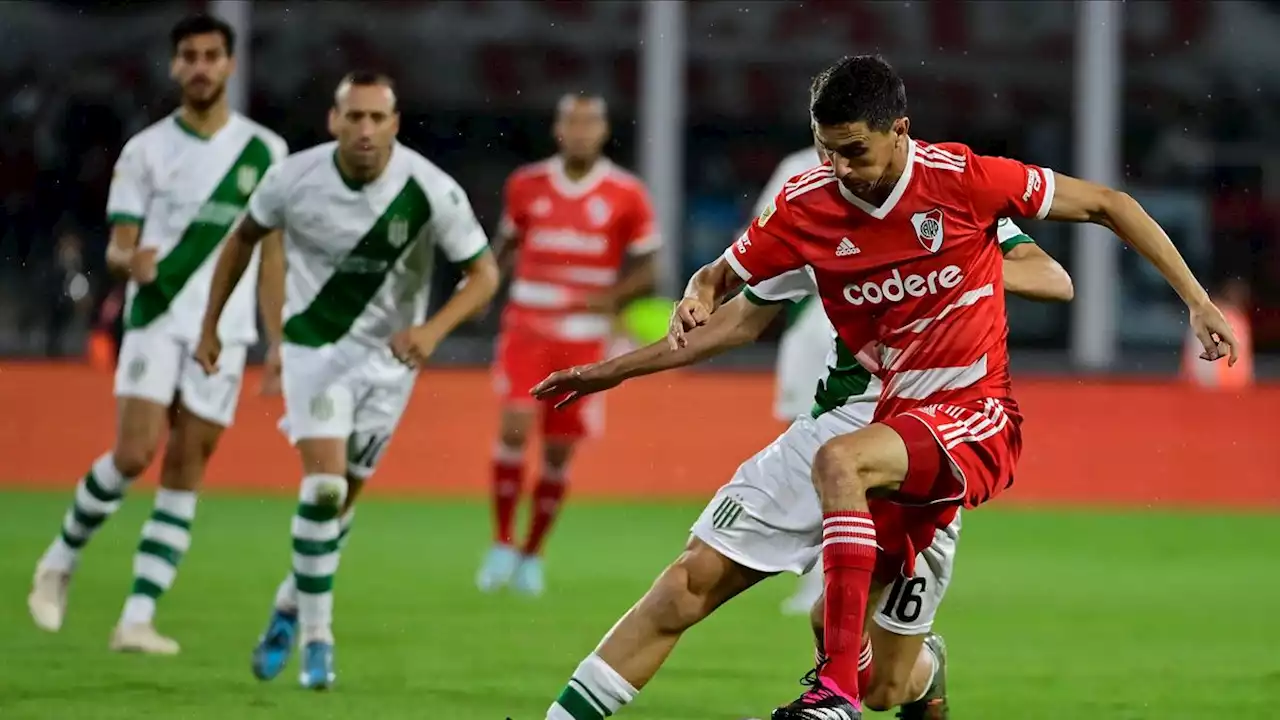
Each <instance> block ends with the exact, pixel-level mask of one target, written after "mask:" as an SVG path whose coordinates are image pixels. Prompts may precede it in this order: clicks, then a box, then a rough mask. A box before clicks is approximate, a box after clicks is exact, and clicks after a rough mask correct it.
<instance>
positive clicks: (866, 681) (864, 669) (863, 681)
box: [858, 635, 875, 693]
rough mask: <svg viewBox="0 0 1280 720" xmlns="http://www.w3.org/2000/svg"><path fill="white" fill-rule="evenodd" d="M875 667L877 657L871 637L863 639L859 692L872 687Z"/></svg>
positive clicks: (860, 657)
mask: <svg viewBox="0 0 1280 720" xmlns="http://www.w3.org/2000/svg"><path fill="white" fill-rule="evenodd" d="M873 667H875V655H874V654H873V653H872V652H871V636H870V635H868V636H865V637H863V638H862V652H861V653H860V654H859V655H858V692H859V693H864V692H866V691H867V688H869V687H871V669H872V668H873Z"/></svg>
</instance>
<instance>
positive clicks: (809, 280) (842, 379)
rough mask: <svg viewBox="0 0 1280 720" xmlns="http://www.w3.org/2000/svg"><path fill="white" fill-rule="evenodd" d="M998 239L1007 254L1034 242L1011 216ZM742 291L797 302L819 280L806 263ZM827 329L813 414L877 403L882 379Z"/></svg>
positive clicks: (768, 300) (761, 299)
mask: <svg viewBox="0 0 1280 720" xmlns="http://www.w3.org/2000/svg"><path fill="white" fill-rule="evenodd" d="M996 240H997V241H998V242H999V243H1000V252H1002V253H1004V254H1008V253H1009V251H1010V250H1012V249H1013V248H1015V247H1017V246H1019V245H1022V244H1024V243H1030V242H1035V241H1034V240H1032V239H1031V236H1029V235H1027V234H1026V233H1024V232H1023V231H1022V228H1020V227H1018V225H1017V223H1015V222H1013V221H1012V220H1010V219H1009V218H1001V219H1000V221H999V222H998V223H997V224H996ZM743 293H744V294H745V295H746V297H747V299H748V300H750V301H751V302H753V303H756V304H757V305H772V304H776V303H790V304H791V305H793V306H794V305H796V304H798V303H802V302H808V301H810V300H811V299H812V298H814V297H816V296H817V295H818V282H817V279H816V278H814V276H813V270H812V268H810V267H808V266H805V267H803V268H801V269H799V270H792V271H790V272H786V273H783V274H781V275H779V276H777V277H775V278H771V279H769V280H765V281H763V282H760V283H757V284H755V285H752V286H751V287H749V288H746V289H744V290H743ZM824 317H825V313H824ZM827 332H828V335H829V336H830V338H831V341H830V342H831V345H830V347H829V349H828V350H827V372H826V376H825V377H823V378H822V379H820V380H819V381H818V385H817V388H816V390H815V392H814V398H813V410H812V415H813V417H815V418H816V417H818V416H819V415H824V414H826V413H828V412H832V411H835V410H839V409H841V408H846V407H848V406H852V405H855V404H860V403H868V404H870V405H872V406H874V404H875V402H876V401H877V400H879V399H880V390H881V385H880V379H879V378H877V377H876V376H875V375H873V374H872V373H871V371H870V370H867V369H866V368H865V367H863V365H862V364H861V363H859V362H858V358H857V356H856V354H855V353H854V352H852V351H851V350H850V349H849V348H848V347H847V346H846V345H845V344H844V341H842V340H841V339H840V336H839V335H837V334H836V329H835V327H833V326H832V325H831V321H830V320H828V321H827ZM868 417H869V416H868Z"/></svg>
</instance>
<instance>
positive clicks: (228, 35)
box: [169, 13, 236, 56]
mask: <svg viewBox="0 0 1280 720" xmlns="http://www.w3.org/2000/svg"><path fill="white" fill-rule="evenodd" d="M209 33H218V34H219V35H221V36H222V41H223V42H225V43H226V44H227V55H228V56H231V55H235V54H236V31H235V30H233V29H231V26H230V25H228V24H227V22H226V21H225V20H223V19H222V18H218V17H214V16H213V15H207V14H205V13H198V14H196V15H188V16H186V17H184V18H182V19H181V20H179V21H178V24H177V25H174V26H173V29H172V30H170V31H169V44H170V45H171V46H172V49H173V54H174V55H177V54H178V44H179V43H181V42H182V41H183V40H186V39H187V38H189V37H191V36H193V35H208V34H209Z"/></svg>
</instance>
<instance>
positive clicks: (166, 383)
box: [114, 329, 185, 475]
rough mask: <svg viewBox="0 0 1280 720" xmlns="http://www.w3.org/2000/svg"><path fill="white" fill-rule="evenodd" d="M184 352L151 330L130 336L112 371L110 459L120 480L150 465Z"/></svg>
mask: <svg viewBox="0 0 1280 720" xmlns="http://www.w3.org/2000/svg"><path fill="white" fill-rule="evenodd" d="M184 354H185V351H184V346H183V344H182V343H181V342H180V341H178V340H177V339H175V338H173V337H171V336H168V335H166V334H164V333H161V332H157V331H154V330H151V331H148V330H145V329H144V330H130V331H128V332H126V333H125V335H124V339H123V341H122V342H121V344H120V358H119V363H118V365H117V367H116V375H115V395H116V412H117V427H116V444H115V448H114V456H115V460H116V463H117V465H118V466H119V467H120V470H121V471H122V472H124V473H125V474H126V475H137V474H140V473H141V472H142V471H143V470H145V469H146V468H147V466H148V465H150V464H151V460H152V459H153V458H154V457H155V453H156V451H157V450H158V449H159V445H160V439H161V437H162V436H163V434H164V430H165V427H166V426H167V425H168V414H169V407H170V406H171V405H172V404H173V400H174V397H175V396H176V394H177V390H178V378H179V373H180V372H181V368H182V362H183V357H184Z"/></svg>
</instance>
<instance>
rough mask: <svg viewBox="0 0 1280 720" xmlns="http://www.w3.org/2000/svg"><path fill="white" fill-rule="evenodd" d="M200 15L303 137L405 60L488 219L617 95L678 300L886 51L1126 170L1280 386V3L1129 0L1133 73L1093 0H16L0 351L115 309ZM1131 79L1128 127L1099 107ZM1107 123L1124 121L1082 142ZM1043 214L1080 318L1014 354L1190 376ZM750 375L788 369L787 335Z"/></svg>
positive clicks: (4, 34) (945, 112) (1153, 288)
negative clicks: (771, 179) (862, 61)
mask: <svg viewBox="0 0 1280 720" xmlns="http://www.w3.org/2000/svg"><path fill="white" fill-rule="evenodd" d="M357 5H358V9H357V7H356V6H357ZM199 9H210V10H213V11H215V12H219V13H220V14H223V15H224V16H229V17H232V16H233V17H232V19H233V23H234V24H236V25H237V26H238V27H240V28H241V29H242V30H247V33H244V35H245V37H244V38H242V40H241V49H240V50H241V56H242V57H241V61H240V62H241V78H240V80H241V82H242V83H243V88H242V91H243V93H244V95H243V97H244V99H245V102H247V108H248V114H249V115H250V116H251V117H253V118H254V119H255V120H257V121H259V122H261V123H263V124H265V125H267V126H268V127H270V128H272V129H274V130H276V131H277V132H279V133H281V134H282V135H283V136H284V137H285V138H286V139H287V140H288V141H289V144H290V148H291V149H294V150H297V149H302V148H305V147H307V146H309V145H312V144H315V143H318V142H322V141H325V140H326V139H327V137H326V136H325V131H324V117H325V112H326V110H327V108H328V105H329V102H330V98H331V92H332V88H333V86H334V85H335V83H336V81H337V80H338V78H339V77H340V76H341V75H342V74H343V73H344V72H346V71H347V70H348V69H350V68H352V67H363V68H374V69H379V70H384V71H387V72H389V73H391V74H392V75H393V76H394V77H395V78H396V79H397V81H398V83H399V85H400V97H401V104H402V111H403V113H404V118H403V132H402V136H401V140H402V141H403V142H405V143H406V144H408V145H411V146H413V147H415V148H417V149H418V150H420V151H422V152H423V153H424V154H426V155H427V156H428V157H430V158H431V159H433V160H435V161H436V162H437V163H438V164H439V165H441V166H442V167H443V168H444V169H445V170H447V171H448V172H450V173H451V174H453V175H454V176H455V177H456V178H457V179H458V181H459V182H460V183H461V184H462V185H463V187H465V188H466V189H467V191H468V192H469V193H470V195H471V199H472V202H473V204H474V206H475V208H476V211H477V213H478V215H479V216H480V218H481V221H482V222H483V223H484V225H485V226H486V227H487V228H490V229H492V228H493V227H494V226H495V224H496V221H497V217H498V214H499V192H500V189H501V187H502V182H503V179H504V178H505V176H506V175H507V173H509V172H510V171H511V170H512V169H514V168H515V167H516V166H517V165H519V164H521V163H524V162H529V161H532V160H535V159H538V158H541V157H544V156H546V155H549V154H551V152H553V145H552V141H551V138H550V127H549V126H550V120H551V111H552V109H553V105H554V102H555V100H556V98H557V97H558V96H559V95H560V94H561V93H563V92H565V91H570V90H578V89H587V90H592V91H597V92H601V93H603V94H604V95H605V96H606V97H607V98H608V99H609V101H610V110H611V114H612V119H613V124H614V140H613V142H612V144H611V147H610V151H609V152H610V154H611V155H612V156H613V157H614V158H615V159H616V160H618V161H620V162H622V163H623V164H626V165H628V166H630V167H633V168H636V169H638V170H639V171H640V172H641V173H642V174H643V175H646V176H647V179H649V180H650V181H651V182H653V183H654V184H655V185H654V194H655V200H656V202H657V204H658V206H659V211H660V214H661V215H662V220H663V223H664V233H665V235H666V236H667V237H668V238H669V240H670V243H671V245H672V247H673V252H672V254H671V256H670V257H669V258H668V260H669V262H668V267H667V269H668V277H667V278H665V283H666V285H665V289H666V290H667V291H668V292H669V293H670V292H674V289H675V288H677V287H679V286H681V285H682V284H683V279H684V278H685V277H687V276H688V274H689V273H691V272H692V271H693V270H694V269H695V268H696V267H697V266H698V265H700V264H702V263H704V262H706V261H707V260H709V259H711V258H713V257H714V256H715V255H716V254H717V253H718V252H719V251H720V250H721V249H722V248H723V247H724V245H725V244H726V243H727V242H728V241H729V240H730V239H731V238H732V237H733V235H734V234H735V233H736V231H737V230H738V228H740V227H741V225H742V224H743V223H744V222H745V221H746V219H747V216H748V213H749V212H750V207H751V205H752V204H753V203H754V201H755V199H756V197H757V195H758V194H759V192H760V189H761V187H762V185H763V183H764V181H765V180H766V179H767V178H768V176H769V175H770V173H771V172H772V171H773V169H774V166H775V164H776V163H777V162H778V161H779V160H780V159H781V158H782V157H783V156H785V155H786V154H788V153H790V152H792V151H794V150H797V149H799V148H801V147H803V146H804V145H805V143H806V141H807V138H808V130H807V107H806V98H807V89H808V78H809V77H810V76H811V75H812V74H813V73H814V72H815V71H816V70H818V69H819V68H821V67H822V66H823V65H824V64H827V63H829V62H830V61H831V60H833V59H835V58H837V57H839V56H840V55H842V54H847V53H859V52H880V53H883V54H884V55H886V56H887V57H888V58H889V59H890V60H891V61H892V62H893V63H894V64H895V65H896V66H897V67H898V69H899V70H900V71H901V73H902V74H903V75H904V77H905V79H906V82H907V87H908V98H909V102H910V106H911V116H912V123H913V125H912V128H913V134H915V135H916V136H918V137H921V138H924V139H930V140H950V141H960V142H965V143H967V144H969V145H971V146H973V147H974V148H975V149H977V150H979V151H981V152H984V153H989V154H1001V155H1009V156H1015V157H1018V158H1020V159H1024V160H1026V161H1029V162H1034V163H1037V164H1041V165H1046V166H1049V167H1053V168H1056V169H1058V170H1061V171H1063V172H1067V173H1071V174H1075V175H1082V176H1084V177H1087V178H1089V179H1097V180H1108V178H1104V177H1093V175H1095V174H1097V173H1098V172H1099V171H1098V169H1097V168H1099V167H1107V166H1109V167H1110V168H1111V169H1110V171H1109V172H1110V173H1111V174H1114V175H1115V177H1114V178H1111V179H1113V180H1114V181H1115V182H1118V183H1119V184H1120V185H1121V186H1122V187H1124V188H1125V189H1127V190H1128V191H1130V192H1131V193H1132V194H1134V195H1135V196H1136V197H1138V198H1139V199H1140V200H1142V201H1143V202H1144V204H1146V205H1147V207H1148V209H1149V210H1150V211H1151V212H1152V213H1153V214H1154V215H1156V216H1157V218H1158V219H1159V220H1160V221H1161V222H1162V224H1163V225H1164V226H1165V228H1166V229H1167V230H1168V231H1169V233H1170V235H1171V236H1172V237H1173V239H1174V241H1175V242H1176V243H1177V244H1178V246H1179V247H1180V248H1181V250H1182V251H1183V253H1184V255H1185V256H1186V258H1187V260H1188V262H1190V263H1191V265H1192V267H1193V269H1194V270H1195V271H1196V272H1197V273H1198V274H1199V276H1200V277H1201V278H1202V279H1203V280H1204V281H1205V282H1206V283H1207V284H1210V285H1211V289H1212V290H1213V291H1215V292H1219V291H1222V290H1223V289H1224V288H1226V287H1227V286H1228V285H1230V286H1231V287H1232V288H1233V291H1234V296H1235V297H1239V298H1241V300H1240V301H1239V304H1240V305H1241V306H1242V309H1243V311H1244V312H1245V314H1246V315H1247V317H1248V318H1249V319H1250V320H1251V322H1252V325H1253V334H1254V342H1255V344H1256V348H1257V351H1258V352H1259V356H1258V372H1259V374H1260V375H1272V376H1275V375H1277V374H1280V373H1277V371H1276V364H1277V361H1276V359H1275V356H1276V354H1277V353H1280V153H1277V152H1276V151H1275V149H1274V148H1275V147H1276V142H1277V140H1278V139H1280V138H1278V136H1280V72H1276V70H1277V69H1280V43H1278V42H1276V38H1280V3H1276V2H1195V1H1192V0H1171V1H1169V2H1142V3H1126V4H1124V5H1123V6H1121V8H1120V10H1119V15H1120V17H1119V18H1116V19H1115V20H1116V21H1120V22H1119V25H1118V27H1120V28H1122V37H1120V38H1119V42H1118V43H1116V44H1115V45H1114V46H1113V49H1115V50H1117V51H1118V52H1117V53H1116V62H1110V61H1109V60H1106V59H1105V58H1106V57H1107V56H1106V55H1105V54H1101V55H1100V54H1099V53H1098V52H1097V50H1096V45H1095V46H1089V45H1088V44H1083V43H1082V41H1083V39H1084V37H1083V36H1082V33H1086V34H1089V33H1092V32H1094V31H1093V30H1087V28H1089V27H1090V26H1089V25H1088V20H1087V18H1085V17H1084V16H1083V14H1082V13H1085V12H1086V10H1085V6H1084V5H1083V4H1080V3H1072V2H1064V1H1057V0H1037V2H1034V3H1018V2H959V1H958V0H934V2H929V3H904V2H852V1H848V0H816V1H814V0H809V1H806V2H652V3H648V4H646V3H641V2H623V1H616V2H585V1H574V0H560V1H557V2H538V1H525V2H520V1H516V0H489V1H486V0H470V1H459V2H413V1H408V0H399V1H397V0H380V1H379V2H360V3H356V2H342V1H332V2H264V1H258V2H252V3H238V2H208V3H206V2H127V3H119V2H116V3H102V2H4V3H0V99H2V101H3V104H2V105H0V354H3V355H9V356H24V357H26V356H34V357H42V356H73V357H81V356H83V355H84V352H85V347H86V338H87V337H88V333H87V331H88V329H90V328H92V327H93V326H94V324H95V323H96V322H97V319H98V318H99V317H100V316H101V312H102V309H103V306H104V304H106V306H107V309H108V310H110V308H111V306H112V303H114V302H116V296H115V295H113V292H114V291H115V290H116V288H115V287H114V286H113V284H112V283H111V282H110V281H109V279H108V278H107V277H106V275H105V273H104V272H103V253H104V248H105V245H106V238H107V228H106V226H105V217H104V205H105V200H106V193H107V187H108V184H109V182H110V179H111V167H112V164H113V162H114V161H115V157H116V155H117V153H118V152H119V150H120V148H121V146H122V145H123V144H124V142H125V140H126V139H127V138H128V137H129V136H130V135H132V134H133V133H135V132H137V131H138V130H140V129H142V128H143V127H145V126H146V125H147V124H148V123H150V122H153V121H155V120H156V119H158V118H160V117H162V116H164V115H165V114H167V113H169V112H171V111H172V109H173V105H174V102H175V94H174V92H173V91H172V88H171V85H170V83H169V81H168V77H167V73H168V56H169V48H168V47H167V41H166V38H167V33H168V29H169V27H170V25H171V24H172V23H173V22H174V21H175V20H176V19H177V18H179V17H180V16H181V15H183V14H184V13H187V12H190V11H192V10H199ZM1109 22H1113V23H1114V22H1115V21H1109ZM1112 27H1116V25H1114V24H1113V25H1112ZM673 29H674V30H676V31H677V32H673ZM1099 32H1100V31H1099ZM1095 39H1096V38H1095ZM1101 42H1104V43H1105V39H1104V40H1101ZM1100 57H1101V58H1103V59H1102V60H1099V58H1100ZM1084 61H1090V62H1088V63H1086V62H1084ZM664 77H665V78H671V77H676V78H679V77H683V78H684V87H680V83H679V82H674V83H670V87H666V86H664V85H663V83H662V82H660V80H661V78H664ZM655 78H657V80H655ZM1108 93H1110V96H1111V97H1112V98H1113V99H1114V100H1115V102H1113V105H1114V110H1115V115H1114V117H1112V116H1111V115H1110V114H1109V112H1110V106H1108V104H1107V103H1106V102H1105V101H1097V102H1095V100H1094V99H1096V98H1106V97H1107V96H1108ZM1095 112H1099V113H1103V114H1104V115H1103V116H1102V117H1099V116H1096V115H1095V116H1092V117H1093V118H1094V119H1095V120H1099V121H1100V122H1105V124H1104V125H1102V130H1103V131H1099V130H1098V129H1095V130H1094V132H1093V134H1092V135H1089V134H1087V133H1086V135H1084V136H1080V135H1079V132H1080V130H1079V128H1080V127H1081V126H1082V124H1086V121H1087V119H1088V118H1089V117H1090V116H1091V113H1095ZM1113 120H1114V122H1113ZM1095 125H1096V123H1095ZM1108 135H1110V137H1107V136H1108ZM1080 137H1083V138H1084V139H1083V140H1080V139H1078V138H1080ZM1100 137H1101V139H1100ZM1082 142H1084V143H1088V144H1089V147H1084V146H1082V145H1081V143H1082ZM1107 142H1109V143H1110V145H1107V144H1106V143H1107ZM1099 143H1101V144H1099ZM646 153H647V154H648V155H646ZM1089 158H1092V159H1089ZM655 174H656V176H655ZM1024 227H1025V228H1026V229H1027V230H1028V231H1029V232H1030V233H1031V234H1032V235H1033V236H1034V237H1035V238H1036V239H1037V240H1038V241H1039V242H1040V243H1041V244H1042V245H1043V246H1044V247H1045V248H1046V249H1047V250H1049V252H1051V253H1052V254H1053V255H1055V256H1056V257H1057V258H1058V259H1059V260H1060V261H1062V262H1063V264H1064V265H1066V266H1067V267H1068V269H1070V270H1071V271H1072V273H1073V275H1074V276H1075V279H1076V283H1077V289H1078V295H1077V300H1076V301H1075V303H1074V304H1075V305H1079V306H1080V307H1077V308H1072V307H1070V306H1045V305H1030V304H1023V303H1011V304H1010V324H1011V328H1012V337H1011V342H1012V344H1013V346H1014V348H1015V362H1021V363H1023V364H1024V365H1030V364H1034V365H1036V366H1038V367H1043V368H1045V369H1049V370H1071V369H1081V370H1082V369H1100V370H1103V371H1112V372H1125V371H1134V370H1137V371H1142V372H1148V373H1150V372H1165V371H1169V372H1172V371H1174V370H1175V369H1176V367H1177V362H1178V357H1177V354H1178V352H1177V351H1178V349H1179V347H1180V344H1181V343H1182V341H1183V338H1184V333H1185V318H1184V317H1183V313H1182V308H1181V305H1180V303H1178V301H1177V298H1176V297H1175V296H1174V295H1173V294H1172V292H1171V291H1169V290H1168V289H1167V288H1166V287H1164V285H1163V282H1162V281H1161V279H1160V278H1159V276H1158V275H1155V274H1154V273H1153V271H1151V270H1150V269H1148V268H1147V267H1145V266H1144V264H1143V263H1142V262H1140V260H1139V259H1138V258H1137V257H1136V256H1135V255H1134V253H1132V252H1129V251H1127V250H1120V249H1118V243H1116V242H1115V241H1114V239H1111V240H1107V239H1105V238H1104V239H1103V240H1102V242H1104V243H1109V244H1111V245H1115V246H1117V249H1115V250H1114V252H1112V251H1110V250H1107V251H1102V252H1101V253H1099V252H1097V251H1094V252H1093V255H1092V257H1085V256H1084V255H1085V254H1087V253H1086V252H1085V251H1082V250H1080V248H1084V247H1086V246H1087V242H1086V241H1090V242H1091V241H1093V240H1095V239H1096V238H1083V237H1082V238H1078V239H1077V238H1076V233H1077V230H1076V229H1075V228H1073V227H1072V226H1066V225H1056V224H1051V223H1036V222H1027V223H1026V224H1025V225H1024ZM444 280H446V279H445V278H442V282H440V283H437V285H436V287H437V290H438V291H439V292H444V291H447V289H448V288H451V287H452V283H447V282H444ZM1107 288H1111V289H1112V290H1111V291H1109V292H1108V291H1107ZM110 314H111V313H110V312H108V313H107V316H108V317H109V316H110ZM1073 327H1074V328H1075V329H1074V331H1073ZM493 332H494V319H493V318H489V319H487V320H486V321H484V322H481V323H476V324H473V325H470V326H468V327H466V328H465V329H464V330H463V331H462V336H461V337H459V338H457V339H456V340H455V341H453V342H451V343H450V345H449V346H448V347H446V348H444V350H443V351H442V353H441V355H442V360H443V361H446V362H457V363H482V362H486V361H487V359H488V356H489V353H490V350H491V348H490V346H491V337H492V335H493ZM736 362H737V363H739V364H746V365H753V366H765V365H768V364H770V363H771V362H772V355H771V350H770V348H769V347H768V346H767V345H762V346H759V347H756V348H753V349H751V351H750V352H745V353H740V354H739V355H738V356H737V358H736Z"/></svg>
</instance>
